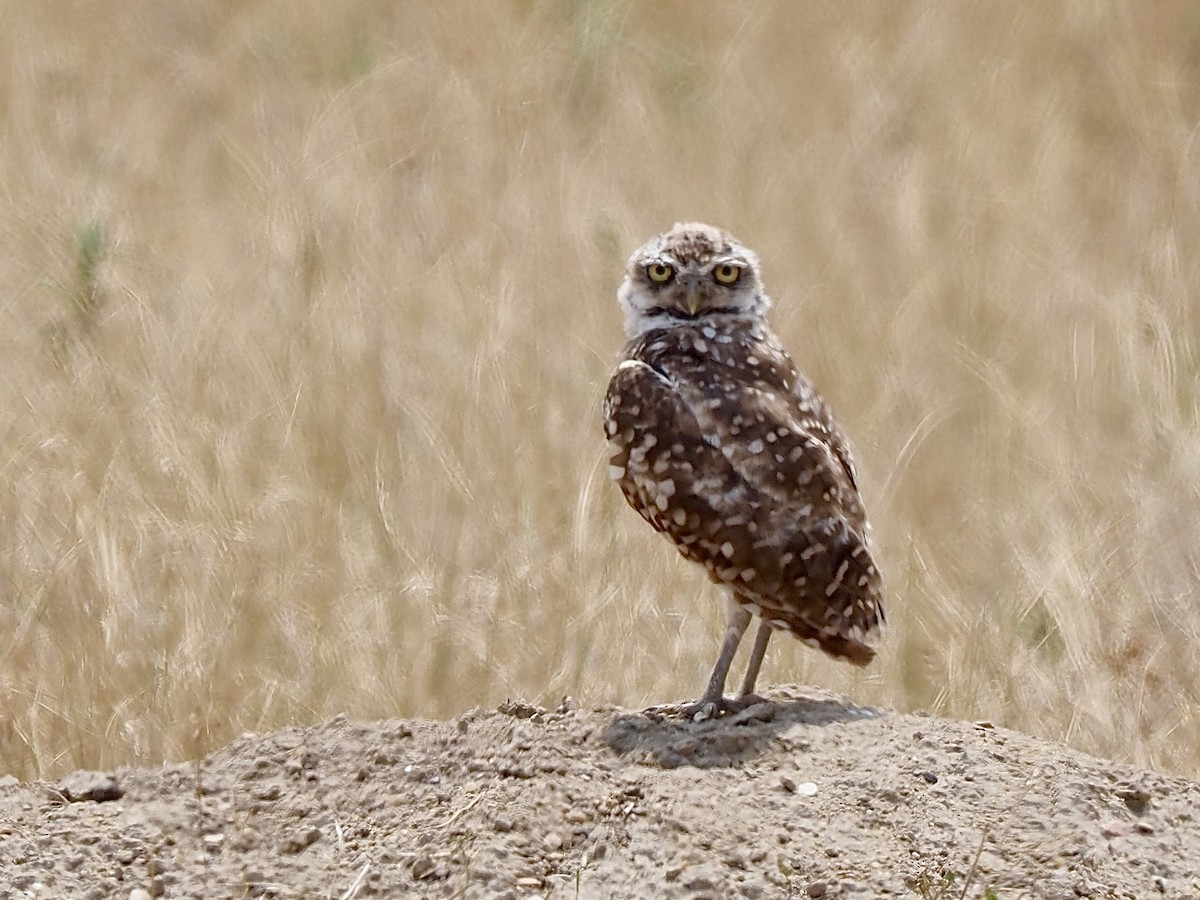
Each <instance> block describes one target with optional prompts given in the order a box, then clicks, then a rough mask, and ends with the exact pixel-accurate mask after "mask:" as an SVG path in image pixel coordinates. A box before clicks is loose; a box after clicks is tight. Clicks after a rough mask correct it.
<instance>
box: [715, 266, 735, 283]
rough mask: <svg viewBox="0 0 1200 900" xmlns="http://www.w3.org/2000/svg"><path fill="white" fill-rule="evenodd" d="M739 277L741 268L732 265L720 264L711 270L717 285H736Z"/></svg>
mask: <svg viewBox="0 0 1200 900" xmlns="http://www.w3.org/2000/svg"><path fill="white" fill-rule="evenodd" d="M741 277H742V267H741V266H735V265H734V264H733V263H721V264H720V265H719V266H717V267H716V268H715V269H713V278H715V279H716V280H717V283H718V284H724V285H730V284H737V280H738V279H739V278H741Z"/></svg>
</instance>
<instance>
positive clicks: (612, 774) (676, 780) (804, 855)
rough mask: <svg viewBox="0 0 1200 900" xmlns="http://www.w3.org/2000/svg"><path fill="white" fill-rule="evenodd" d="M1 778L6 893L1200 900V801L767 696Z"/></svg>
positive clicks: (812, 695)
mask: <svg viewBox="0 0 1200 900" xmlns="http://www.w3.org/2000/svg"><path fill="white" fill-rule="evenodd" d="M6 781H7V783H5V780H0V898H10V897H11V898H16V897H55V898H58V897H95V898H109V897H119V898H128V900H146V898H152V897H159V896H163V897H194V898H213V897H314V898H315V897H329V898H345V900H349V898H354V897H379V896H382V897H407V896H412V897H465V898H485V897H486V898H524V897H562V898H575V897H580V898H608V897H614V898H616V897H629V898H644V897H655V898H660V897H671V898H673V897H680V898H684V897H686V898H695V900H698V898H739V897H744V898H750V900H755V898H776V897H796V898H820V897H827V898H834V897H859V898H872V897H887V896H917V897H933V898H959V897H975V898H979V897H984V898H986V897H997V898H1001V900H1008V898H1016V897H1036V898H1065V897H1072V898H1074V897H1081V896H1082V897H1098V898H1101V897H1103V898H1108V897H1130V898H1147V897H1161V896H1166V897H1197V896H1200V786H1198V785H1196V784H1194V783H1191V782H1188V781H1185V780H1182V779H1179V778H1170V777H1166V776H1163V775H1158V774H1155V773H1153V772H1146V771H1140V770H1137V769H1134V768H1130V767H1127V766H1124V765H1120V764H1115V763H1110V762H1105V761H1103V760H1099V759H1095V758H1093V757H1090V756H1087V755H1085V754H1083V753H1078V752H1076V751H1073V750H1070V749H1068V748H1066V747H1063V746H1060V745H1057V744H1053V743H1048V742H1046V741H1042V740H1037V739H1034V738H1031V737H1028V736H1026V735H1022V734H1018V733H1016V732H1012V731H1007V730H1005V729H1003V728H995V727H992V726H991V725H990V724H989V723H964V722H952V721H946V720H943V719H937V718H931V717H922V716H914V715H901V714H898V713H894V712H889V711H886V710H874V709H865V708H861V707H856V706H854V705H853V704H851V703H849V702H847V701H846V700H845V699H843V698H841V697H838V696H835V695H832V694H827V693H822V692H818V691H813V690H810V689H799V688H779V689H776V690H773V691H771V692H770V693H769V694H768V696H767V702H764V703H762V704H759V705H757V706H754V707H751V708H750V709H748V710H746V711H744V712H741V713H738V714H735V715H732V716H727V717H725V718H723V719H720V720H718V721H709V722H700V723H694V722H690V721H683V720H681V719H679V718H678V717H677V716H672V715H671V714H670V711H665V712H663V711H660V712H653V711H651V712H638V711H630V710H624V709H618V708H614V707H598V708H593V709H577V708H575V707H574V704H573V703H571V701H569V700H566V701H564V703H563V705H562V706H560V707H559V708H558V709H556V710H545V709H540V708H537V707H534V706H530V705H527V704H522V703H506V704H504V705H502V706H501V708H500V709H498V710H473V711H471V712H468V713H465V714H464V715H462V716H460V717H459V718H457V719H455V720H453V721H448V722H430V721H398V720H397V721H388V722H377V723H367V722H353V721H349V720H347V719H346V718H344V717H338V718H336V719H334V720H333V721H331V722H329V723H328V724H325V725H322V726H318V727H311V728H291V729H286V730H284V731H280V732H276V733H274V734H268V735H261V736H254V735H247V736H243V737H242V738H240V739H238V740H237V741H235V742H234V743H233V744H232V745H230V746H229V747H227V748H225V749H224V750H221V751H219V752H217V753H214V754H213V755H211V756H209V757H207V758H206V759H204V760H201V761H199V762H197V763H190V764H173V765H166V766H163V767H162V768H158V769H149V770H147V769H122V770H118V771H116V772H112V773H88V772H80V773H76V774H74V775H72V776H71V777H69V778H67V779H64V780H63V781H62V782H60V783H58V784H49V783H32V784H18V783H16V782H14V781H13V780H12V779H11V778H9V779H6Z"/></svg>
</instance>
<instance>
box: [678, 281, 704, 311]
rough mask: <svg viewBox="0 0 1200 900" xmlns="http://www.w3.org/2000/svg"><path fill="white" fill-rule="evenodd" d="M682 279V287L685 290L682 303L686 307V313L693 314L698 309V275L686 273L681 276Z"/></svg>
mask: <svg viewBox="0 0 1200 900" xmlns="http://www.w3.org/2000/svg"><path fill="white" fill-rule="evenodd" d="M682 281H683V289H684V291H686V293H685V294H684V298H683V305H684V307H685V308H686V309H687V311H688V315H689V316H694V315H696V313H698V312H699V311H700V277H699V276H698V275H692V274H688V275H685V276H684V277H683V279H682Z"/></svg>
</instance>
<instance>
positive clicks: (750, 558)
mask: <svg viewBox="0 0 1200 900" xmlns="http://www.w3.org/2000/svg"><path fill="white" fill-rule="evenodd" d="M617 296H618V298H619V300H620V302H621V308H622V309H623V310H624V313H625V330H626V332H627V334H628V337H629V343H628V344H627V345H626V347H625V351H624V358H623V360H622V361H621V363H620V364H619V365H618V366H617V369H616V371H615V372H614V373H613V376H612V381H611V382H610V383H609V386H608V395H607V397H606V398H605V402H604V428H605V432H606V433H607V436H608V440H609V448H610V453H611V458H610V459H609V474H610V476H611V477H612V478H613V479H614V480H615V481H616V482H617V483H618V484H619V485H620V487H621V491H622V492H623V493H624V494H625V499H626V500H628V501H629V505H630V506H632V507H633V508H634V509H636V510H637V511H638V513H640V514H641V516H642V518H644V519H645V520H646V521H647V522H649V523H650V524H651V525H652V526H653V527H654V529H655V531H659V532H662V533H663V534H664V535H666V536H667V538H669V539H670V540H671V542H672V543H673V544H674V545H675V547H676V548H677V549H678V550H679V552H680V553H682V554H683V556H684V557H686V558H687V559H690V560H692V561H693V562H697V563H699V564H700V565H702V566H704V568H705V570H706V571H707V572H708V576H709V577H710V578H711V579H712V580H713V581H714V582H716V583H717V584H718V585H720V586H721V587H723V588H724V589H725V593H726V598H727V624H726V628H725V636H724V640H723V641H722V644H721V650H720V653H719V654H718V656H717V662H716V665H715V666H714V667H713V671H712V676H711V677H710V678H709V681H708V687H707V688H706V689H705V691H704V696H703V697H701V698H700V700H699V701H698V702H697V703H696V704H695V705H693V706H690V707H688V710H687V711H688V714H689V715H695V716H698V717H700V716H711V715H717V714H719V713H720V712H722V711H729V710H732V709H739V708H741V707H743V706H745V705H746V703H747V702H750V701H749V700H747V699H745V698H749V697H752V695H753V691H754V683H755V681H756V679H757V678H758V670H759V667H760V666H761V664H762V659H763V654H764V653H765V652H766V649H767V641H768V640H769V639H770V637H771V631H772V630H773V629H784V630H786V631H789V632H791V633H792V634H793V635H795V636H796V637H797V638H799V639H800V640H802V641H804V642H805V643H806V644H809V645H810V646H813V647H817V648H819V649H821V650H823V651H825V652H826V653H828V654H829V655H830V656H833V657H837V658H839V659H846V660H849V661H850V662H852V663H855V664H856V665H860V666H862V665H866V664H867V663H869V662H870V661H871V660H872V659H873V658H874V656H875V651H874V649H872V646H871V645H872V644H873V643H874V641H875V639H876V638H877V636H878V633H879V629H880V626H881V625H882V624H883V621H884V617H883V607H882V605H881V598H880V595H881V583H880V578H879V573H878V571H877V570H876V568H875V563H874V562H873V561H872V559H871V552H870V549H869V547H868V544H867V527H868V526H867V521H866V516H865V514H864V512H863V506H862V501H861V499H860V497H859V494H858V485H857V482H856V476H855V470H854V462H853V460H852V459H851V457H850V448H849V447H848V446H847V442H846V439H845V438H844V437H843V436H842V432H841V430H840V429H839V428H838V426H837V424H836V423H835V422H834V421H833V417H832V415H831V414H830V411H829V407H828V406H827V405H826V403H825V401H824V400H823V399H822V398H821V396H820V395H819V394H818V393H817V392H816V390H815V389H814V388H813V386H812V384H811V383H810V382H809V380H808V379H807V378H806V377H805V376H804V374H803V373H802V372H800V371H799V370H798V369H797V368H796V366H795V364H794V363H793V362H792V360H791V358H790V357H789V356H788V354H787V352H786V351H785V350H784V349H783V345H782V344H781V343H780V342H779V339H778V338H777V337H776V336H775V335H774V334H773V333H772V331H771V329H770V327H769V326H768V325H767V321H766V312H767V309H768V307H769V306H770V304H771V301H770V299H769V298H768V297H767V295H766V294H765V293H764V292H763V287H762V282H761V280H760V277H759V271H758V257H757V256H755V254H754V253H753V252H751V251H750V250H749V249H747V248H746V247H744V246H742V245H741V244H740V243H738V242H737V241H736V240H735V239H734V238H733V237H732V236H731V235H729V234H727V233H725V232H724V231H721V230H719V229H717V228H713V227H712V226H710V225H701V224H695V223H692V224H679V225H676V226H675V227H674V228H672V229H671V230H670V231H668V232H667V233H665V234H661V235H659V236H658V237H655V238H653V239H652V240H651V241H649V243H647V244H646V245H645V246H643V247H642V248H641V249H639V250H638V251H637V252H636V253H634V254H633V256H632V257H631V258H630V260H629V266H628V270H627V271H626V273H625V281H624V283H623V284H622V285H621V288H620V290H619V292H618V295H617ZM752 615H757V616H759V618H760V624H759V629H758V634H757V636H756V638H755V642H754V649H753V652H752V653H751V656H750V661H749V664H748V667H747V670H746V677H745V679H744V681H743V682H742V690H741V698H740V699H739V700H730V699H728V698H726V697H724V690H725V678H726V675H727V674H728V672H729V666H730V663H731V662H732V661H733V656H734V654H735V653H736V652H737V647H738V643H739V642H740V641H741V638H742V635H743V634H744V633H745V631H746V628H747V626H748V625H749V624H750V619H751V616H752Z"/></svg>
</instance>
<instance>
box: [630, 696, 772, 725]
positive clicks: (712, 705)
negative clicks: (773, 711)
mask: <svg viewBox="0 0 1200 900" xmlns="http://www.w3.org/2000/svg"><path fill="white" fill-rule="evenodd" d="M766 702H767V701H766V698H765V697H760V696H758V694H743V695H742V696H740V697H726V696H723V695H720V696H717V697H701V698H700V699H699V700H697V701H696V702H695V703H669V704H665V705H663V706H651V707H650V708H649V709H646V710H643V712H644V713H645V715H647V716H649V717H650V718H652V719H683V720H684V721H686V722H708V721H711V720H713V719H719V718H721V717H722V716H731V715H734V714H735V713H740V712H743V711H744V710H747V709H749V708H750V707H752V706H757V705H758V704H759V703H766Z"/></svg>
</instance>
